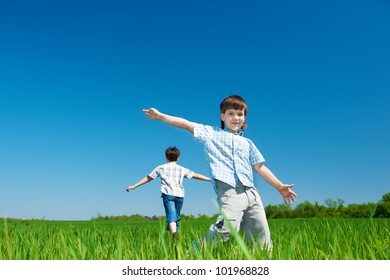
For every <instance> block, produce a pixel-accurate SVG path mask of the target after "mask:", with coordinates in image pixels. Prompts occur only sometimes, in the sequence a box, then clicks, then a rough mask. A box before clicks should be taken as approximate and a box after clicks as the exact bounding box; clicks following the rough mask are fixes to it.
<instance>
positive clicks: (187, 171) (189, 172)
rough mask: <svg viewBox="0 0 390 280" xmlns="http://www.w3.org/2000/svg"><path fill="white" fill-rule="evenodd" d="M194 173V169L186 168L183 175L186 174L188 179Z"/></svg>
mask: <svg viewBox="0 0 390 280" xmlns="http://www.w3.org/2000/svg"><path fill="white" fill-rule="evenodd" d="M194 175H195V172H194V171H192V170H189V169H186V173H185V175H184V176H186V177H187V178H188V179H191V178H192V177H194Z"/></svg>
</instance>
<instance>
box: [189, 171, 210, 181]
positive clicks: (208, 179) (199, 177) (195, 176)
mask: <svg viewBox="0 0 390 280" xmlns="http://www.w3.org/2000/svg"><path fill="white" fill-rule="evenodd" d="M192 178H194V179H196V180H202V181H207V182H210V181H211V179H210V178H209V177H207V176H204V175H202V174H197V173H195V175H194V176H192Z"/></svg>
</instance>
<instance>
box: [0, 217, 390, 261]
mask: <svg viewBox="0 0 390 280" xmlns="http://www.w3.org/2000/svg"><path fill="white" fill-rule="evenodd" d="M213 222H214V221H213V220H193V221H182V222H181V225H180V239H179V240H178V241H175V240H173V239H172V238H171V236H170V235H169V233H168V232H167V231H166V230H165V223H164V221H99V222H98V221H81V222H64V221H15V220H2V221H1V222H0V260H128V259H132V260H185V259H190V260H193V259H201V260H213V259H219V260H245V259H260V260H268V259H271V260H286V259H288V260H387V259H389V257H390V245H389V244H390V240H389V239H390V232H389V229H390V219H372V218H370V219H286V220H269V225H270V230H271V236H272V240H273V245H274V247H273V250H272V252H271V253H269V252H267V251H262V250H260V249H259V248H257V247H255V248H252V247H250V246H248V244H247V243H246V241H245V239H244V238H243V237H242V235H241V234H234V235H233V236H232V239H231V241H230V242H227V243H222V242H219V243H217V245H216V246H200V247H197V246H194V241H195V240H198V239H199V238H201V236H202V235H203V234H204V233H205V232H206V231H207V230H208V228H209V226H210V225H211V224H212V223H213ZM195 243H196V242H195Z"/></svg>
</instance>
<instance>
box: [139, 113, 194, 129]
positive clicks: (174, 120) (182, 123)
mask: <svg viewBox="0 0 390 280" xmlns="http://www.w3.org/2000/svg"><path fill="white" fill-rule="evenodd" d="M142 111H143V112H144V113H145V114H146V115H147V116H148V118H149V119H152V120H156V121H162V122H165V123H166V124H169V125H172V126H175V127H179V128H184V129H187V130H188V131H189V132H191V133H192V134H194V123H193V122H190V121H188V120H186V119H183V118H179V117H174V116H170V115H167V114H163V113H161V112H159V111H158V110H157V109H154V108H150V109H143V110H142Z"/></svg>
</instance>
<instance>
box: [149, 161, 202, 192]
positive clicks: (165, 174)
mask: <svg viewBox="0 0 390 280" xmlns="http://www.w3.org/2000/svg"><path fill="white" fill-rule="evenodd" d="M194 175H195V173H194V172H193V171H191V170H189V169H187V168H185V167H182V166H180V165H178V164H176V162H174V161H172V162H168V163H165V164H162V165H159V166H157V167H156V168H155V169H154V170H153V171H152V172H151V173H150V174H149V175H148V176H149V177H151V178H152V179H155V178H156V177H160V178H161V192H162V193H164V194H167V195H173V196H178V197H184V187H183V179H184V177H187V178H188V179H190V178H192V177H193V176H194Z"/></svg>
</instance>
